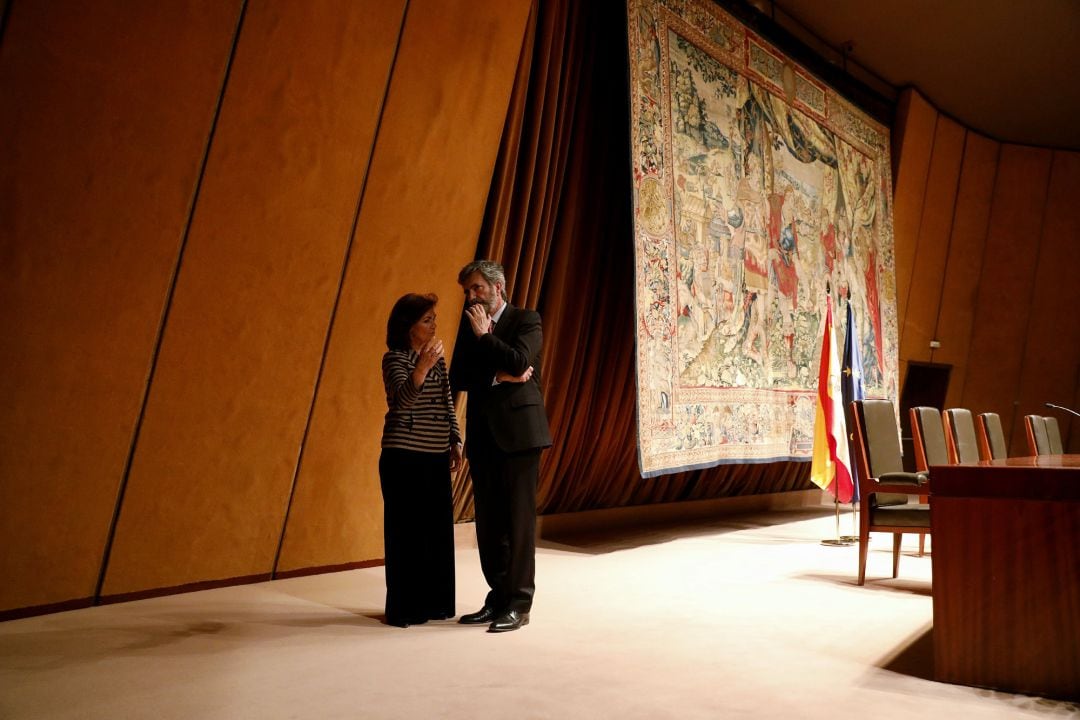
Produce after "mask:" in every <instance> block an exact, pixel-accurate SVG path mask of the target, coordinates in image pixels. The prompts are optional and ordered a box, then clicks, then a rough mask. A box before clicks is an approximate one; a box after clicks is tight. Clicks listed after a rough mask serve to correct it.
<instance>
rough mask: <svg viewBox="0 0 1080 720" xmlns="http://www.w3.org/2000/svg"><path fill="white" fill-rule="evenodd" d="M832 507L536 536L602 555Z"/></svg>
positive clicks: (547, 545) (550, 546)
mask: <svg viewBox="0 0 1080 720" xmlns="http://www.w3.org/2000/svg"><path fill="white" fill-rule="evenodd" d="M832 513H833V510H832V508H828V507H821V508H818V507H805V508H794V509H790V510H777V511H772V512H756V513H752V514H746V515H724V516H719V517H713V518H687V519H684V520H664V521H651V522H650V521H642V522H640V523H637V524H619V525H612V526H608V527H594V528H568V529H551V530H546V531H543V532H542V534H541V536H540V537H539V538H538V539H537V542H536V546H537V548H542V549H546V550H558V551H561V552H574V553H581V554H584V555H603V554H606V553H612V552H618V551H620V550H633V549H635V548H640V547H647V546H649V545H660V544H663V543H667V542H672V541H675V540H682V539H686V538H694V537H703V536H710V535H724V534H727V533H732V532H737V531H739V530H758V529H761V528H768V527H778V528H782V527H783V526H784V525H788V524H790V523H795V522H802V521H805V520H813V519H817V518H819V517H822V516H825V515H831V514H832ZM755 542H757V543H771V544H782V543H786V542H792V543H794V542H801V540H800V538H798V537H797V536H795V535H792V536H790V537H788V536H785V535H783V534H779V535H777V536H776V537H775V538H761V537H757V538H755Z"/></svg>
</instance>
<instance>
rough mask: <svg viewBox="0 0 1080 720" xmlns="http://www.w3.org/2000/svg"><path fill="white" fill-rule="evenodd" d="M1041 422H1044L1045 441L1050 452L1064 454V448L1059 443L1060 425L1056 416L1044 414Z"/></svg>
mask: <svg viewBox="0 0 1080 720" xmlns="http://www.w3.org/2000/svg"><path fill="white" fill-rule="evenodd" d="M1043 422H1044V423H1046V443H1047V447H1048V448H1049V450H1050V454H1051V455H1062V454H1064V452H1065V448H1064V446H1063V445H1062V444H1061V427H1060V426H1059V425H1058V421H1057V418H1056V417H1052V416H1050V415H1046V416H1044V417H1043Z"/></svg>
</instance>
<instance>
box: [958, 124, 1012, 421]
mask: <svg viewBox="0 0 1080 720" xmlns="http://www.w3.org/2000/svg"><path fill="white" fill-rule="evenodd" d="M1001 148H1002V143H998V144H997V148H996V149H995V158H994V177H993V179H992V180H991V181H990V188H991V191H990V202H989V204H988V205H987V208H986V228H985V230H983V236H982V257H980V258H979V274H978V276H977V277H978V280H977V281H976V283H975V288H974V291H975V297H978V296H979V289H980V287H979V286H980V285H982V278H983V270H984V269H985V268H986V240H987V238H988V237H989V236H990V220H991V218H992V217H993V216H994V200H993V192H994V191H993V188H996V187H997V178H998V171H999V170H1000V168H1001ZM964 151H965V152H967V139H966V138H965V142H964ZM976 318H977V316H976V315H973V316H972V318H971V324H970V325H969V326H968V336H967V347H968V349H969V350H970V348H971V341H972V339H973V338H974V337H975V328H976V326H977V324H978V323H976V322H975V320H976ZM970 357H971V356H970V354H969V355H968V358H969V359H968V362H967V363H966V364H965V372H964V373H963V376H962V378H961V380H960V387H959V388H958V389H957V390H956V397H961V398H962V397H964V385H965V384H966V383H967V379H968V373H967V370H966V366H967V365H970V364H971V362H970ZM949 382H952V380H951V379H950V381H949ZM976 414H978V413H977V412H976ZM1011 425H1012V418H1010V419H1009V424H1008V425H1005V426H1004V427H1006V428H1008V427H1011ZM1006 437H1008V434H1006Z"/></svg>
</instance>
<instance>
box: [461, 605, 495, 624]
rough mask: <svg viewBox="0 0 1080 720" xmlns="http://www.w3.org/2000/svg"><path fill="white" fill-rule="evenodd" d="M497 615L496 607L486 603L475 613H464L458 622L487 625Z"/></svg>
mask: <svg viewBox="0 0 1080 720" xmlns="http://www.w3.org/2000/svg"><path fill="white" fill-rule="evenodd" d="M495 615H496V613H495V608H490V607H488V606H487V605H485V606H484V607H482V608H480V609H479V610H477V611H476V612H474V613H468V614H467V615H462V616H461V617H460V618H458V622H459V623H461V624H462V625H487V624H488V623H489V622H491V621H492V620H494V619H495Z"/></svg>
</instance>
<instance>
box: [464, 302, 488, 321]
mask: <svg viewBox="0 0 1080 720" xmlns="http://www.w3.org/2000/svg"><path fill="white" fill-rule="evenodd" d="M493 304H494V301H491V302H488V301H485V300H484V299H482V298H476V299H475V300H470V301H469V302H468V303H466V304H465V308H466V309H468V308H471V307H474V306H476V305H480V306H481V307H483V308H484V312H485V313H486V314H487V316H488V317H491V315H492V312H491V306H492V305H493Z"/></svg>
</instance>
